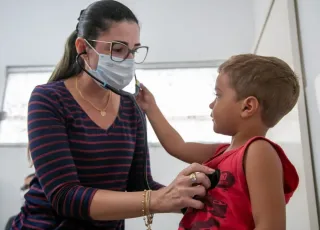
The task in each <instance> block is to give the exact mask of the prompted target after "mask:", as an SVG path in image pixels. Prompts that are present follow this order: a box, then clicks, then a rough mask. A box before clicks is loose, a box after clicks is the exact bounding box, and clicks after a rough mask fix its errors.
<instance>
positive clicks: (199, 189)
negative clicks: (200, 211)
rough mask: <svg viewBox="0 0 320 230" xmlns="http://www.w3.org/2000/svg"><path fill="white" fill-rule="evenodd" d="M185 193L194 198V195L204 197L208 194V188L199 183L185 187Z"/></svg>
mask: <svg viewBox="0 0 320 230" xmlns="http://www.w3.org/2000/svg"><path fill="white" fill-rule="evenodd" d="M185 193H186V194H188V196H189V197H191V198H193V197H194V196H199V197H203V196H205V195H206V193H207V191H206V188H205V187H204V186H202V185H197V186H193V187H187V188H186V189H185Z"/></svg>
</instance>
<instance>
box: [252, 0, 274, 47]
mask: <svg viewBox="0 0 320 230" xmlns="http://www.w3.org/2000/svg"><path fill="white" fill-rule="evenodd" d="M273 2H274V0H252V6H253V17H254V43H253V46H255V45H256V44H257V43H258V40H259V38H260V35H261V31H262V30H263V27H264V24H265V22H266V20H267V16H268V13H269V11H270V8H271V7H272V4H273ZM253 49H255V47H253Z"/></svg>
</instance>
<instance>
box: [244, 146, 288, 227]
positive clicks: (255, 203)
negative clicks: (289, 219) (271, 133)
mask: <svg viewBox="0 0 320 230" xmlns="http://www.w3.org/2000/svg"><path fill="white" fill-rule="evenodd" d="M244 163H245V173H246V179H247V183H248V188H249V194H250V200H251V206H252V213H253V218H254V222H255V226H256V227H255V230H260V229H261V230H285V229H286V208H285V205H286V203H285V195H284V188H283V172H282V164H281V161H280V158H279V156H278V154H277V152H276V150H275V149H274V148H273V147H272V146H271V144H270V143H268V142H266V141H263V140H258V141H255V142H253V143H252V144H251V145H250V146H249V148H248V151H247V155H246V158H245V162H244Z"/></svg>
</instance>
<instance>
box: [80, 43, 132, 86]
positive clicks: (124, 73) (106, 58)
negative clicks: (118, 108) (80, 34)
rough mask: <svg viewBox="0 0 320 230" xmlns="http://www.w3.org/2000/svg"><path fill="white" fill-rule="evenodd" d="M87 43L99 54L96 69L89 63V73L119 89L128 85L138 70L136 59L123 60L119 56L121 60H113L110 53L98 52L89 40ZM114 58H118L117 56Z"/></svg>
mask: <svg viewBox="0 0 320 230" xmlns="http://www.w3.org/2000/svg"><path fill="white" fill-rule="evenodd" d="M86 42H87V41H86ZM87 43H88V45H89V46H90V47H91V48H92V49H93V50H94V51H95V52H96V53H97V54H98V56H99V60H98V65H97V69H96V70H93V69H91V67H90V66H89V65H88V64H87V65H88V66H89V68H90V70H89V73H90V74H92V75H93V76H94V77H95V78H97V79H99V80H100V81H101V82H103V84H104V85H110V86H112V87H113V88H115V89H117V90H122V89H124V88H125V87H126V86H128V85H129V84H130V82H131V81H132V79H133V77H134V74H135V70H136V66H135V62H134V59H132V58H131V59H125V60H123V61H121V60H122V59H120V58H119V60H112V59H111V56H110V55H106V54H100V53H98V52H97V51H96V50H95V49H94V48H93V47H92V46H91V45H90V43H89V42H87ZM112 58H113V59H116V57H112ZM117 61H118V62H117Z"/></svg>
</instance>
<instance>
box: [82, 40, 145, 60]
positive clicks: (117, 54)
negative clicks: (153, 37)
mask: <svg viewBox="0 0 320 230" xmlns="http://www.w3.org/2000/svg"><path fill="white" fill-rule="evenodd" d="M88 41H91V42H100V43H105V44H110V56H111V60H112V61H115V62H123V61H124V60H126V59H127V58H128V57H129V55H130V54H132V56H133V59H134V62H135V63H136V64H141V63H143V62H144V60H145V59H146V57H147V55H148V51H149V47H148V46H138V47H135V48H133V49H130V48H129V47H128V46H127V45H126V44H124V43H122V42H117V41H111V42H105V41H99V40H88Z"/></svg>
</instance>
